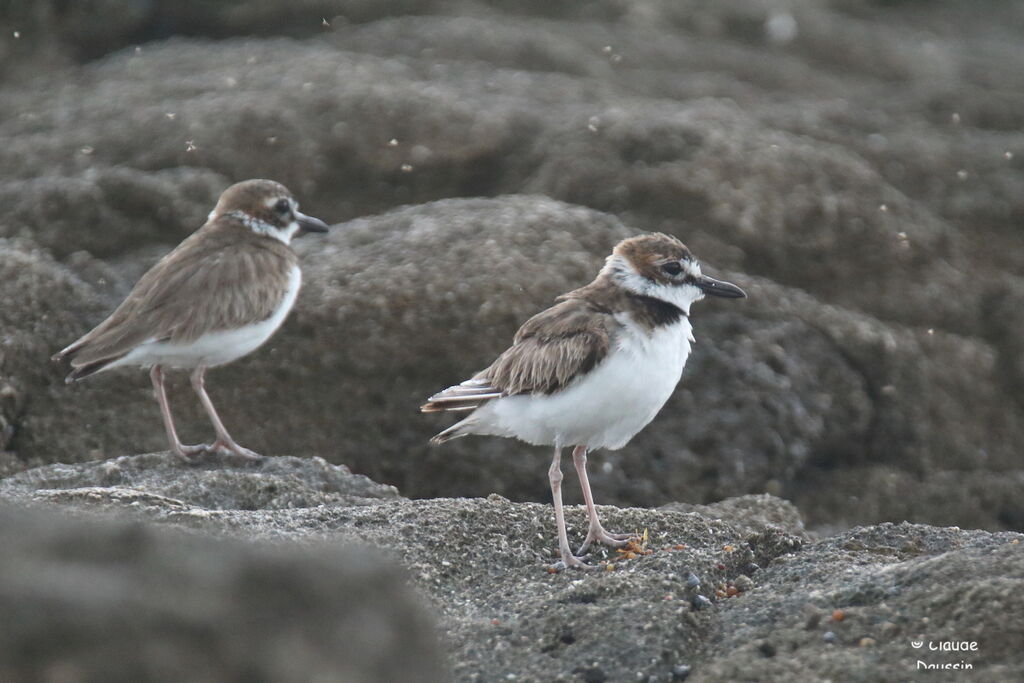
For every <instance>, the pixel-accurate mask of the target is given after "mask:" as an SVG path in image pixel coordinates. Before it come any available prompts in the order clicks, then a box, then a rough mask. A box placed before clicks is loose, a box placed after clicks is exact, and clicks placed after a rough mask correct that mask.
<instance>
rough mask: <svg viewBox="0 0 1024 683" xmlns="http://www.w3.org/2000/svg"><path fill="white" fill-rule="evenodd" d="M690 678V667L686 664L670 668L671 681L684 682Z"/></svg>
mask: <svg viewBox="0 0 1024 683" xmlns="http://www.w3.org/2000/svg"><path fill="white" fill-rule="evenodd" d="M689 677H690V667H689V666H687V665H686V664H680V665H678V666H674V667H672V680H673V681H685V680H686V679H687V678H689Z"/></svg>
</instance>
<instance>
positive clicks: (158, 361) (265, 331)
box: [107, 266, 302, 368]
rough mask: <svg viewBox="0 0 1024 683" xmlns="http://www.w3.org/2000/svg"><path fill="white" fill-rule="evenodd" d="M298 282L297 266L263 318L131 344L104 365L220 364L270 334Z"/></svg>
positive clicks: (285, 311)
mask: <svg viewBox="0 0 1024 683" xmlns="http://www.w3.org/2000/svg"><path fill="white" fill-rule="evenodd" d="M301 285H302V271H300V270H299V268H298V266H296V267H295V269H294V270H293V271H292V274H291V279H290V281H289V283H288V291H287V293H286V294H285V297H284V298H283V299H282V300H281V304H280V306H278V307H277V310H275V311H274V313H273V315H271V316H270V317H269V318H267V319H266V320H261V321H260V322H258V323H254V324H252V325H246V326H245V327H240V328H237V329H234V330H218V331H217V332H209V333H207V334H204V335H202V336H201V337H199V338H198V339H196V340H195V341H193V342H190V343H188V344H174V343H170V342H164V341H151V342H146V343H144V344H140V345H139V346H137V347H135V348H134V349H132V351H130V352H129V353H128V355H126V356H125V357H124V358H122V359H120V360H118V361H116V362H114V363H111V364H110V365H109V366H107V367H108V368H113V367H117V366H121V365H141V366H145V367H149V366H153V365H162V366H166V367H171V368H194V367H198V366H200V365H205V366H206V367H213V366H216V365H223V364H225V363H230V362H231V361H233V360H235V359H237V358H241V357H242V356H244V355H246V354H249V353H252V352H253V351H255V350H256V349H257V348H259V347H260V346H261V345H262V344H263V342H265V341H267V339H269V338H270V335H272V334H274V332H275V331H276V330H277V328H278V327H280V326H281V323H283V322H284V319H285V318H286V317H287V316H288V312H289V311H291V309H292V306H294V305H295V298H296V297H297V296H298V294H299V287H300V286H301Z"/></svg>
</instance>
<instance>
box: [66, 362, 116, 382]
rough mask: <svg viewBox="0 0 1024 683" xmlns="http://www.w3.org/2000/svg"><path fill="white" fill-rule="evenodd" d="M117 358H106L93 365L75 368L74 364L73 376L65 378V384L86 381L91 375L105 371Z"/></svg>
mask: <svg viewBox="0 0 1024 683" xmlns="http://www.w3.org/2000/svg"><path fill="white" fill-rule="evenodd" d="M115 360H117V358H104V359H102V360H96V361H93V362H91V363H84V364H83V365H79V366H75V365H74V364H72V370H71V374H69V375H68V376H67V377H65V378H64V383H65V384H71V383H72V382H77V381H78V380H80V379H85V378H86V377H88V376H89V375H95V374H96V373H97V372H99V371H100V370H103V369H104V368H106V367H107V366H108V365H110V364H111V363H113V362H114V361H115Z"/></svg>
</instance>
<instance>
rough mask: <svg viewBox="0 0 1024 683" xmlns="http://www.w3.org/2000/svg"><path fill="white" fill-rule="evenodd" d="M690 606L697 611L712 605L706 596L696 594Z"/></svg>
mask: <svg viewBox="0 0 1024 683" xmlns="http://www.w3.org/2000/svg"><path fill="white" fill-rule="evenodd" d="M690 604H691V605H693V609H695V610H698V611H699V610H702V609H704V608H706V607H711V605H712V604H713V603H712V602H711V601H710V600H709V599H708V598H707V597H706V596H704V595H701V594H700V593H698V594H697V595H694V596H693V600H691V601H690Z"/></svg>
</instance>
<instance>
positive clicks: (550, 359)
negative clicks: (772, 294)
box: [420, 234, 746, 567]
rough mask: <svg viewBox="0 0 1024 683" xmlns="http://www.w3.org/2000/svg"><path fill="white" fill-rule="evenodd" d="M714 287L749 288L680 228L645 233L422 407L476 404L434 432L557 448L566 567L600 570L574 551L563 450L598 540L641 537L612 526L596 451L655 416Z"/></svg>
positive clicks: (551, 474) (558, 515)
mask: <svg viewBox="0 0 1024 683" xmlns="http://www.w3.org/2000/svg"><path fill="white" fill-rule="evenodd" d="M706 295H709V296H718V297H726V298H739V297H745V296H746V294H745V293H744V292H743V290H742V289H740V288H739V287H737V286H736V285H733V284H730V283H728V282H722V281H721V280H716V279H714V278H711V277H708V276H707V275H704V274H703V273H701V269H700V264H699V263H698V262H697V260H696V259H695V258H694V257H693V254H691V253H690V250H689V249H687V248H686V246H685V245H684V244H683V243H682V242H680V241H679V240H678V239H676V238H675V237H670V236H668V235H662V234H650V235H641V236H638V237H631V238H629V239H627V240H623V241H622V242H620V243H619V244H618V245H616V246H615V249H614V251H613V252H612V254H611V256H609V257H608V259H607V261H606V262H605V265H604V267H603V268H602V269H601V272H600V273H599V274H598V276H597V278H596V279H595V280H594V281H593V282H591V283H590V284H588V285H586V286H585V287H582V288H580V289H577V290H575V291H573V292H569V293H568V294H564V295H562V296H560V297H558V299H557V301H559V303H556V304H555V305H554V306H552V307H551V308H549V309H547V310H546V311H543V312H541V313H538V314H537V315H535V316H533V317H532V318H530V319H529V320H527V321H526V323H525V324H524V325H523V326H522V327H520V328H519V331H518V332H517V333H516V335H515V338H514V340H513V342H512V346H511V347H509V348H508V349H507V350H506V351H505V352H504V353H502V354H501V355H500V356H498V359H497V360H495V361H494V363H492V364H491V366H490V367H488V368H487V369H486V370H483V371H481V372H479V373H477V374H476V375H475V376H474V377H473V378H472V379H469V380H466V381H465V382H463V383H462V384H459V385H457V386H453V387H449V388H448V389H445V390H444V391H442V392H440V393H438V394H435V395H434V396H431V397H430V398H429V399H428V400H427V403H426V404H424V405H423V406H422V407H421V408H420V410H422V411H423V412H426V413H430V412H439V411H464V410H471V411H473V412H471V413H470V414H469V415H468V416H467V417H466V418H464V419H463V420H461V421H460V422H458V423H456V424H454V425H452V426H451V427H449V428H448V429H446V430H444V431H443V432H441V433H440V434H438V435H437V436H435V437H434V438H433V439H431V441H432V442H433V443H444V442H445V441H450V440H451V439H456V438H458V437H462V436H466V435H469V434H482V435H493V436H506V437H515V438H518V439H521V440H522V441H525V442H527V443H530V444H534V445H544V446H554V449H555V452H554V458H553V459H552V461H551V467H550V469H549V470H548V478H549V480H550V483H551V496H552V500H553V502H554V507H555V524H556V526H557V528H558V550H559V553H560V555H561V561H562V562H563V563H564V565H565V566H566V567H589V566H592V565H588V564H586V563H585V562H584V561H583V560H582V559H581V558H580V557H577V556H576V555H573V554H572V552H571V551H570V549H569V541H568V536H567V534H566V530H565V518H564V515H563V511H562V493H561V483H562V469H561V457H562V449H563V448H565V447H572V448H573V451H572V459H573V464H574V465H575V467H576V474H577V475H578V476H579V479H580V486H581V487H582V489H583V500H584V502H585V503H586V507H587V517H588V519H589V531H588V532H587V537H586V540H585V541H584V543H583V546H582V547H581V548H580V550H579V553H578V554H579V555H582V554H583V553H585V552H586V550H587V548H589V547H590V544H591V543H592V542H594V541H598V542H600V543H604V544H606V545H609V546H612V547H621V546H623V545H625V544H626V543H627V542H628V540H629V538H630V535H629V534H611V533H608V532H607V531H605V529H604V527H603V526H601V521H600V519H599V518H598V515H597V509H596V508H595V507H594V499H593V495H592V494H591V491H590V483H589V481H588V479H587V451H588V450H593V449H597V448H608V449H611V450H616V449H619V448H622V447H623V446H625V445H626V443H628V442H629V440H630V439H632V438H633V436H634V435H635V434H636V433H637V432H639V431H640V430H641V429H643V428H644V427H645V426H647V424H648V423H649V422H650V421H651V420H653V419H654V416H655V415H657V414H658V411H659V410H661V407H662V406H663V405H665V402H666V401H667V400H668V398H669V396H670V395H671V394H672V391H673V390H674V389H675V387H676V384H677V383H678V382H679V378H680V377H681V376H682V372H683V366H684V365H685V364H686V358H687V356H689V355H690V344H691V343H692V342H693V341H694V339H693V332H692V328H691V326H690V320H689V314H690V305H691V304H692V303H694V302H695V301H699V300H701V299H703V298H704V297H705V296H706Z"/></svg>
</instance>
